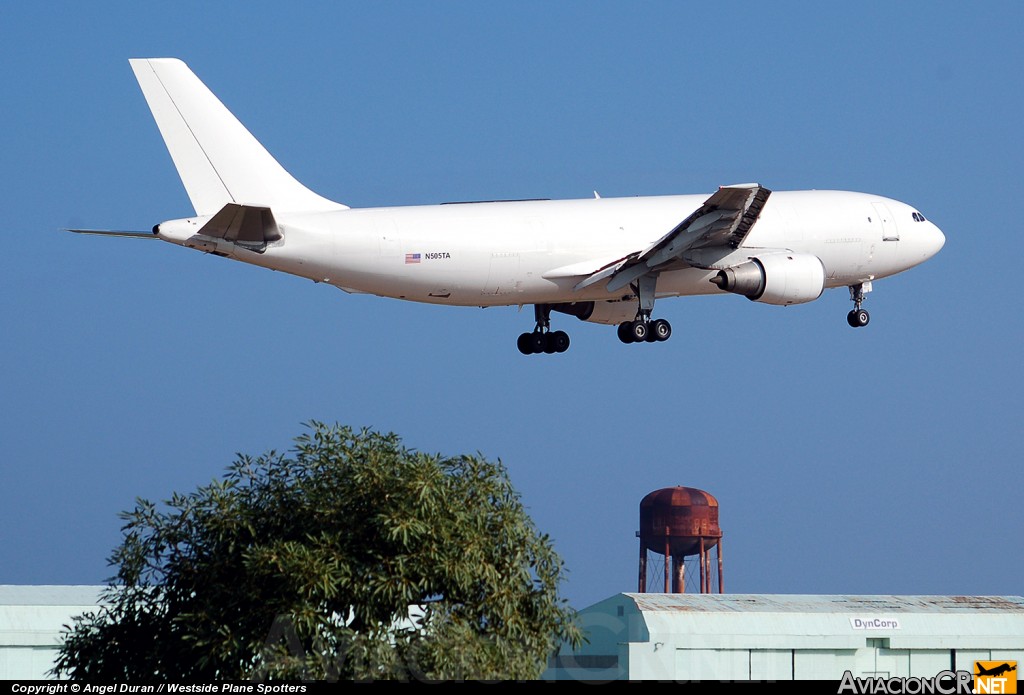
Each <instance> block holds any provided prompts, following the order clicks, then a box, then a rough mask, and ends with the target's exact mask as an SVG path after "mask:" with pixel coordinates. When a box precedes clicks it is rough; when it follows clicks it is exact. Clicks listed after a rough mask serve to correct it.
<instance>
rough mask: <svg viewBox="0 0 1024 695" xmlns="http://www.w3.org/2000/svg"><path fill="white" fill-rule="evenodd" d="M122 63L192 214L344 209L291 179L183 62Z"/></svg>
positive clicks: (157, 59)
mask: <svg viewBox="0 0 1024 695" xmlns="http://www.w3.org/2000/svg"><path fill="white" fill-rule="evenodd" d="M128 62H129V63H131V66H132V70H133V71H134V72H135V78H136V79H137V80H138V81H139V86H140V87H142V93H143V94H144V95H145V97H146V102H147V103H148V104H149V109H150V111H152V112H153V118H154V119H155V120H156V124H157V127H158V128H160V134H161V135H162V136H163V138H164V143H165V144H166V145H167V150H168V151H169V152H170V153H171V159H173V160H174V166H175V167H177V169H178V175H179V176H180V177H181V182H182V183H183V184H185V190H186V191H187V192H188V197H189V198H190V199H191V200H192V206H193V207H194V208H195V209H196V214H198V215H212V214H214V213H216V212H217V211H219V210H220V209H221V208H223V207H224V206H225V205H226V204H228V203H237V204H239V205H254V206H261V207H269V208H271V209H273V210H274V211H275V212H288V211H292V212H296V211H320V210H344V209H346V206H344V205H341V204H340V203H335V202H332V201H330V200H327V199H326V198H322V197H321V196H319V195H317V194H316V193H314V192H313V191H311V190H309V189H308V188H306V187H305V186H303V185H302V184H301V183H299V182H298V181H296V180H295V179H294V178H292V175H291V174H289V173H288V172H287V171H285V170H284V168H283V167H282V166H281V165H280V164H278V163H277V160H276V159H274V158H273V157H272V156H271V154H270V153H269V152H267V150H266V149H264V147H263V145H261V144H260V143H259V142H258V141H257V140H256V138H254V137H253V136H252V134H251V133H250V132H249V131H248V130H246V129H245V126H243V125H242V124H241V123H240V122H239V121H238V119H237V118H235V117H234V116H233V115H232V114H231V112H230V111H228V110H227V108H225V107H224V104H222V103H221V102H220V100H219V99H217V97H216V96H214V95H213V92H211V91H210V90H209V89H208V88H207V87H206V85H204V84H203V83H202V82H201V81H200V80H199V78H198V77H196V76H195V74H194V73H193V72H192V71H191V70H189V68H188V66H187V65H185V63H183V62H181V61H180V60H177V59H176V58H136V59H132V60H130V61H128Z"/></svg>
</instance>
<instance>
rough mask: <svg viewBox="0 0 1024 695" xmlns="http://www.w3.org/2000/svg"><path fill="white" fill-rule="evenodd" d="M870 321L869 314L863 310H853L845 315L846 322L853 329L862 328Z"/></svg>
mask: <svg viewBox="0 0 1024 695" xmlns="http://www.w3.org/2000/svg"><path fill="white" fill-rule="evenodd" d="M870 320H871V316H870V314H868V312H867V311H866V310H864V309H854V310H853V311H851V312H850V313H849V314H847V315H846V322H847V323H848V324H850V326H852V327H853V328H863V327H864V326H866V325H868V321H870Z"/></svg>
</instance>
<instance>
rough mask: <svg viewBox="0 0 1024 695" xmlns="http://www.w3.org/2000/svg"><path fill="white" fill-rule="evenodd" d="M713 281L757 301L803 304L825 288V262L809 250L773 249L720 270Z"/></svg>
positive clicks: (729, 290)
mask: <svg viewBox="0 0 1024 695" xmlns="http://www.w3.org/2000/svg"><path fill="white" fill-rule="evenodd" d="M711 282H713V283H714V284H716V285H718V286H719V287H721V288H722V289H723V290H725V291H726V292H732V293H733V294H742V295H743V296H744V297H747V298H748V299H750V300H751V301H754V302H765V303H767V304H780V305H787V304H803V303H804V302H812V301H814V300H815V299H817V298H818V297H820V296H821V293H822V292H824V291H825V266H823V265H822V264H821V259H820V258H818V257H817V256H812V255H810V254H806V253H769V254H765V255H764V256H756V257H754V258H751V259H750V261H749V262H747V263H740V264H739V265H737V266H733V267H732V268H726V269H725V270H720V271H718V275H716V276H715V277H713V278H711Z"/></svg>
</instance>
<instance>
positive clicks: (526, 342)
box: [516, 333, 533, 355]
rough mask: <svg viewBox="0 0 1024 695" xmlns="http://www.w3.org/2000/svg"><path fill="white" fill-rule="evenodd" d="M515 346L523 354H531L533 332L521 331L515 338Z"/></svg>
mask: <svg viewBox="0 0 1024 695" xmlns="http://www.w3.org/2000/svg"><path fill="white" fill-rule="evenodd" d="M516 347H517V348H519V352H521V353H523V354H524V355H532V354H533V333H523V334H521V335H520V336H519V339H518V340H516Z"/></svg>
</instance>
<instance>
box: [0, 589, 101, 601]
mask: <svg viewBox="0 0 1024 695" xmlns="http://www.w3.org/2000/svg"><path fill="white" fill-rule="evenodd" d="M106 588H107V587H105V586H92V585H72V586H59V585H52V586H45V585H42V586H22V585H16V584H0V606H95V605H99V602H100V593H101V592H102V591H103V590H104V589H106Z"/></svg>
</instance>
